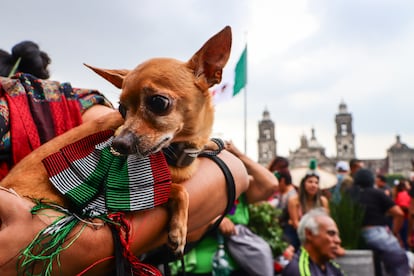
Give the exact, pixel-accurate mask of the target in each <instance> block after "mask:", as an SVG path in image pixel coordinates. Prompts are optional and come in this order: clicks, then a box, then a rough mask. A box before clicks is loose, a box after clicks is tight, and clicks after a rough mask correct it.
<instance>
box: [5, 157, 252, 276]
mask: <svg viewBox="0 0 414 276" xmlns="http://www.w3.org/2000/svg"><path fill="white" fill-rule="evenodd" d="M219 156H220V158H222V159H223V161H224V162H225V163H226V164H227V165H228V166H229V168H230V171H231V172H232V174H233V177H234V179H235V184H236V196H239V195H240V194H241V193H242V192H243V191H245V190H246V189H247V187H248V180H247V173H246V170H245V169H244V166H243V164H242V163H241V162H240V160H238V159H237V158H235V157H234V156H233V155H232V154H230V153H228V152H226V151H223V152H222V153H221V154H220V155H219ZM206 176H208V177H206ZM184 185H185V186H186V188H187V190H188V192H189V194H190V210H189V224H188V226H189V228H188V229H189V237H192V238H191V239H192V240H197V239H198V238H200V235H202V233H203V232H204V231H203V230H205V229H206V228H207V226H208V223H209V222H210V221H211V220H213V219H214V218H215V217H217V216H218V215H219V214H220V213H222V212H223V210H224V209H225V207H226V206H225V205H226V202H227V193H226V185H225V179H224V176H223V174H222V173H221V171H220V168H219V167H218V166H217V165H216V164H214V163H213V162H212V161H211V160H209V159H207V158H200V168H199V170H197V172H196V174H195V175H194V176H193V177H192V178H191V179H190V180H188V181H186V183H185V184H184ZM206 195H208V199H206ZM31 206H32V203H31V201H29V200H26V199H23V198H19V197H17V196H16V195H14V194H12V193H9V192H6V191H4V190H0V218H1V227H0V244H1V247H0V275H13V274H16V261H17V255H18V253H19V252H18V251H19V249H22V248H24V247H25V246H26V245H27V244H28V243H29V242H30V241H31V240H32V239H33V238H34V236H35V235H36V234H37V233H38V231H40V230H41V229H43V228H44V227H45V226H47V225H48V224H49V223H50V222H51V221H52V220H53V216H52V217H51V216H50V215H51V213H53V212H52V211H50V212H51V213H44V214H43V215H34V216H32V215H31V214H30V212H29V211H30V208H31ZM48 212H49V211H48ZM201 214H202V215H201ZM128 217H129V219H130V221H131V222H132V232H131V237H133V240H132V244H131V249H132V250H133V252H134V253H136V254H137V255H139V254H142V253H145V252H147V251H149V250H151V249H154V248H156V247H158V246H160V245H162V244H164V243H165V242H166V241H167V231H166V225H167V221H168V213H167V211H166V210H165V209H164V208H163V207H156V208H155V209H151V210H148V211H142V212H137V213H135V214H131V215H129V216H128ZM200 230H201V231H200ZM196 232H198V234H197V235H192V234H191V233H196ZM112 255H113V243H112V237H111V234H110V231H109V228H108V227H107V226H104V227H102V228H100V229H98V230H95V229H93V228H91V227H86V228H85V230H84V231H83V232H82V234H81V235H80V237H79V238H78V239H77V240H76V242H75V243H74V244H73V245H72V246H70V247H69V248H68V249H66V250H64V251H63V252H62V254H61V257H60V260H61V263H62V272H63V274H62V275H75V274H76V273H79V272H80V271H81V270H82V269H85V268H86V267H87V266H89V265H91V264H93V263H94V262H97V261H99V260H103V262H102V263H100V264H98V265H96V266H94V267H92V268H91V270H90V271H88V273H89V274H85V275H96V274H99V275H101V274H100V273H103V271H109V269H111V268H113V262H112V261H111V260H112V258H111V256H112ZM105 258H108V260H107V261H105Z"/></svg>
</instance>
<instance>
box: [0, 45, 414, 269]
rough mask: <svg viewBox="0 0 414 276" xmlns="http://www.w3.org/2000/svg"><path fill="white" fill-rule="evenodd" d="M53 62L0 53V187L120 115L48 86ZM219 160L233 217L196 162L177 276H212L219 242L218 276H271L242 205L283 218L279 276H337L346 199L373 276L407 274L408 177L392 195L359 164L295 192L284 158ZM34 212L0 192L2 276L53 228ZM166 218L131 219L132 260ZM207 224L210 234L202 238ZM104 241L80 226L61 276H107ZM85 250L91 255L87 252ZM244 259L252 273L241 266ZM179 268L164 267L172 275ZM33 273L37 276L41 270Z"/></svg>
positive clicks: (215, 175) (98, 232)
mask: <svg viewBox="0 0 414 276" xmlns="http://www.w3.org/2000/svg"><path fill="white" fill-rule="evenodd" d="M50 62H51V59H50V57H49V56H48V54H47V53H45V52H43V51H41V50H40V49H39V46H38V45H37V44H36V43H34V42H32V41H23V42H21V43H19V44H17V45H16V46H14V47H13V49H12V51H11V53H8V52H7V51H4V50H0V91H1V93H0V157H1V158H0V179H2V178H3V177H5V176H6V175H7V173H8V172H9V171H10V170H11V169H12V168H13V167H14V166H15V165H16V164H17V163H18V162H19V161H20V160H21V159H23V158H24V157H25V156H27V155H28V154H29V153H30V152H31V151H33V150H35V149H36V148H37V147H39V146H40V145H42V144H44V143H46V142H47V141H49V140H51V139H53V138H54V137H56V136H58V135H60V134H62V133H64V132H66V131H68V130H70V129H72V128H73V127H75V126H78V125H80V124H82V123H85V122H88V121H93V120H96V119H97V118H100V117H101V116H103V115H106V114H109V113H113V114H115V113H117V111H116V110H114V108H113V106H112V104H111V103H110V101H108V100H107V99H106V97H105V96H104V95H103V94H102V93H100V92H99V91H96V90H94V89H80V88H73V87H71V85H70V83H61V82H57V81H51V80H49V71H48V65H49V64H50ZM22 99H23V100H22ZM52 102H53V105H54V107H53V108H52V107H51V103H52ZM56 104H57V105H56ZM56 106H58V109H56ZM22 114H23V115H24V116H23V115H22ZM62 118H63V119H62ZM29 130H30V131H29ZM219 157H220V158H221V159H222V160H223V161H224V163H225V164H227V166H228V167H229V169H230V172H231V174H232V175H233V178H234V184H235V198H236V200H235V202H234V204H233V203H232V202H230V203H229V204H232V205H233V208H232V210H231V211H230V212H228V213H226V214H225V216H224V215H222V213H223V210H224V209H226V204H227V200H228V198H227V192H226V183H225V182H226V181H225V178H224V177H223V175H222V173H221V171H220V168H218V167H217V165H216V164H214V163H213V162H212V161H211V160H209V159H206V158H200V161H201V162H200V169H199V170H198V172H197V173H196V174H195V175H194V176H193V177H192V178H191V179H190V180H188V181H186V183H185V184H184V185H186V187H187V189H188V191H189V194H190V202H191V204H190V207H189V208H190V210H189V235H188V239H189V241H193V242H194V243H193V244H192V247H191V248H189V250H188V251H187V252H186V255H185V256H184V260H185V263H184V265H185V267H181V268H180V269H178V270H177V269H176V273H177V274H179V273H182V272H183V271H185V273H186V275H213V274H214V275H217V274H215V273H217V272H214V270H215V269H218V266H221V265H223V264H220V260H217V259H216V257H217V252H218V248H220V245H221V244H222V243H223V241H224V243H225V242H229V246H228V247H227V246H225V247H224V249H223V248H221V249H223V250H224V251H223V252H224V253H223V254H224V255H226V256H227V259H226V264H225V265H224V266H226V269H227V271H228V272H227V274H222V275H275V273H277V272H276V271H275V270H274V260H275V258H276V257H277V256H272V254H271V250H270V247H269V245H267V244H266V241H260V240H259V239H260V237H258V236H257V235H256V234H255V233H251V232H247V234H246V232H245V231H249V230H248V229H247V230H246V228H247V225H248V223H249V210H248V206H249V204H255V203H259V202H261V203H263V202H265V203H268V204H271V205H272V206H273V207H274V208H277V209H278V210H280V216H279V217H278V222H279V226H280V227H281V229H282V237H281V238H282V239H283V240H284V241H285V242H286V244H287V246H286V249H285V251H284V253H283V256H284V258H285V260H286V263H287V265H286V264H284V268H283V270H282V271H281V272H280V273H281V274H282V275H344V272H343V271H342V269H341V268H340V267H339V266H338V265H337V264H336V263H335V262H334V260H335V258H337V257H338V256H341V255H343V254H345V252H346V251H345V250H344V248H342V246H341V238H340V231H339V229H338V226H337V224H336V222H335V221H334V219H333V218H332V217H331V215H330V204H339V202H340V201H341V199H342V198H343V197H344V195H347V196H349V197H350V198H351V199H352V200H353V202H354V204H357V205H358V206H361V207H362V208H363V210H364V216H363V219H362V225H361V229H360V231H361V237H362V239H363V246H364V248H368V249H371V250H373V252H374V253H375V260H376V262H375V265H376V272H377V275H381V271H382V267H384V269H385V271H386V272H387V273H388V274H389V275H410V273H411V268H410V266H409V257H408V256H409V254H408V253H407V252H409V251H410V249H411V247H412V246H414V240H413V236H412V227H413V219H412V218H413V215H414V200H412V197H414V185H413V182H412V181H413V180H414V175H413V178H412V179H398V180H395V182H394V183H393V184H394V187H392V188H391V187H390V186H389V184H388V183H387V178H386V177H385V176H384V175H374V174H373V173H372V172H371V171H369V170H368V169H365V168H364V164H363V162H361V161H360V160H357V159H353V160H350V161H349V162H345V161H340V162H338V164H337V167H336V169H337V177H338V182H337V184H336V185H335V186H334V187H332V188H330V189H329V190H321V189H320V187H319V181H320V177H321V176H320V175H319V173H318V170H317V168H316V167H315V166H310V168H309V170H308V172H307V173H306V174H305V175H303V177H302V179H301V181H300V183H292V176H291V174H290V170H289V161H288V160H287V159H286V158H283V157H280V156H279V157H276V158H275V159H274V160H272V162H271V163H270V164H269V165H268V167H263V166H262V165H260V164H258V163H257V162H255V161H253V160H252V159H250V158H249V157H248V156H247V155H246V154H244V153H242V152H241V151H240V150H239V149H238V148H237V147H235V145H234V144H233V143H232V142H231V141H226V142H225V150H224V151H222V152H221V153H220V154H219ZM310 162H311V163H312V162H314V160H310ZM294 184H295V185H294ZM207 197H208V198H207ZM207 199H208V200H207ZM227 205H228V204H227ZM32 207H33V202H32V201H31V200H28V199H25V198H21V197H19V196H18V195H17V194H15V193H13V191H11V190H6V189H0V244H1V247H0V274H1V275H17V271H16V267H18V265H19V261H20V260H19V253H20V250H22V249H23V248H24V247H25V245H27V244H28V243H29V242H30V241H31V240H32V239H33V238H34V237H35V236H36V234H37V232H38V231H39V230H40V229H42V228H44V227H45V226H47V225H48V224H50V223H52V222H53V216H51V215H50V213H48V212H47V211H45V212H44V213H41V214H36V215H31V213H30V210H31V208H32ZM200 214H202V215H200ZM167 217H168V213H167V212H166V210H165V209H163V208H162V207H158V208H154V210H150V211H148V212H143V213H136V214H131V215H130V216H129V220H130V222H131V224H132V225H133V227H132V228H131V229H132V230H131V231H135V232H136V233H138V232H139V235H135V234H136V233H132V235H131V236H132V237H136V236H139V239H137V240H134V241H133V242H132V244H131V247H132V251H133V252H134V253H135V254H136V255H138V256H144V255H145V254H146V253H148V252H149V251H151V250H154V249H157V248H159V247H160V246H161V245H162V244H164V243H165V241H166V239H167V234H166V231H165V230H162V229H165V228H166V227H165V226H166V223H167ZM350 223H351V224H352V222H350ZM212 225H215V226H217V229H216V230H215V231H207V229H210V228H211V226H212ZM154 229H157V231H154ZM17 233H18V235H16V234H17ZM241 233H243V235H250V237H251V238H255V239H257V241H258V242H257V244H260V245H261V246H260V248H259V247H257V248H255V249H251V248H250V249H249V250H245V251H244V250H240V252H238V253H240V254H235V253H234V252H233V253H232V252H231V250H230V249H231V248H230V247H231V246H230V241H232V240H234V241H233V242H236V240H237V239H236V238H237V236H238V235H239V236H241V235H242V234H241ZM111 240H112V236H111V231H110V229H109V228H108V227H103V228H100V229H94V228H92V227H86V228H85V230H84V231H83V232H82V235H80V236H79V237H78V239H77V240H76V242H75V243H73V244H72V245H71V246H69V247H68V248H67V249H66V250H65V251H64V252H62V255H61V256H60V260H59V262H60V263H59V268H58V269H59V273H60V275H75V274H76V275H89V274H90V275H97V274H99V275H104V274H105V273H108V271H110V273H112V271H113V269H114V262H113V256H112V255H113V253H112V252H113V250H114V246H115V245H114V244H113V242H111ZM259 241H260V242H259ZM234 246H236V245H234ZM237 246H238V245H237ZM90 248H94V250H93V252H91V250H90ZM246 252H250V253H249V254H253V253H252V252H255V253H254V254H256V255H249V254H248V253H246ZM74 253H76V254H74ZM243 254H246V255H244V256H243ZM257 254H261V255H260V257H257V256H259V255H257ZM241 255H242V256H241ZM190 256H191V258H190ZM221 257H222V256H221ZM241 259H242V260H245V261H246V262H247V263H248V264H249V265H250V267H251V266H252V265H254V267H256V269H254V268H253V269H251V268H250V267H249V266H246V264H245V263H244V261H241ZM179 264H180V265H182V263H179ZM179 264H178V263H177V262H170V265H169V266H170V268H174V266H179ZM34 269H35V270H34V271H36V272H37V273H39V272H41V270H42V266H41V265H39V266H37V267H35V268H34ZM164 269H166V268H164ZM221 269H224V268H223V267H221ZM79 273H80V274H79Z"/></svg>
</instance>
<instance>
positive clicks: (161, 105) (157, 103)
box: [147, 95, 172, 115]
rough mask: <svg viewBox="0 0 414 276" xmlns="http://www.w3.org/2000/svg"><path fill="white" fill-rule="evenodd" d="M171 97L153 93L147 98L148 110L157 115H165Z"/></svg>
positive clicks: (169, 105)
mask: <svg viewBox="0 0 414 276" xmlns="http://www.w3.org/2000/svg"><path fill="white" fill-rule="evenodd" d="M171 103H172V102H171V99H170V98H167V97H165V96H161V95H154V96H151V97H148V98H147V106H148V108H149V110H151V111H152V112H154V113H155V114H158V115H165V114H166V113H167V112H168V111H169V110H170V107H171Z"/></svg>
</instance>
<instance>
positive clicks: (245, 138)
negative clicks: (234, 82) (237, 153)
mask: <svg viewBox="0 0 414 276" xmlns="http://www.w3.org/2000/svg"><path fill="white" fill-rule="evenodd" d="M243 99H244V107H243V108H244V154H246V155H247V89H246V87H245V88H244V97H243Z"/></svg>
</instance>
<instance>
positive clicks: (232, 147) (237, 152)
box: [224, 140, 243, 157]
mask: <svg viewBox="0 0 414 276" xmlns="http://www.w3.org/2000/svg"><path fill="white" fill-rule="evenodd" d="M224 148H225V149H226V150H228V151H229V152H231V153H232V154H234V155H235V156H237V157H240V156H241V155H242V154H243V153H242V152H241V151H240V150H239V149H238V148H237V147H236V146H235V145H234V143H233V141H232V140H228V141H225V142H224Z"/></svg>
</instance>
